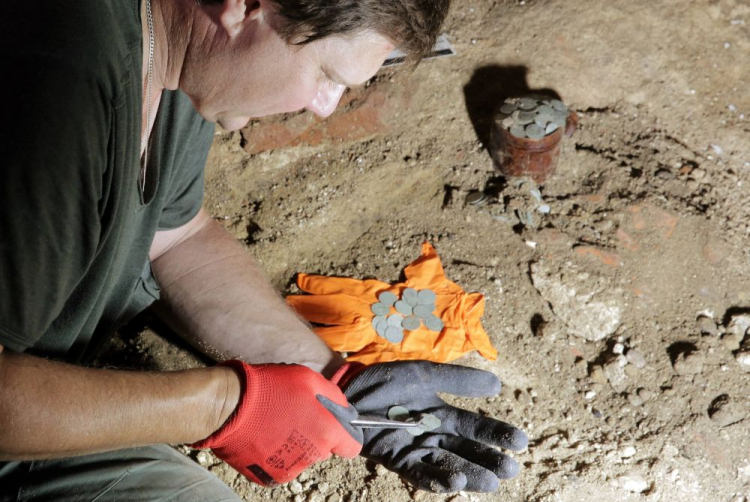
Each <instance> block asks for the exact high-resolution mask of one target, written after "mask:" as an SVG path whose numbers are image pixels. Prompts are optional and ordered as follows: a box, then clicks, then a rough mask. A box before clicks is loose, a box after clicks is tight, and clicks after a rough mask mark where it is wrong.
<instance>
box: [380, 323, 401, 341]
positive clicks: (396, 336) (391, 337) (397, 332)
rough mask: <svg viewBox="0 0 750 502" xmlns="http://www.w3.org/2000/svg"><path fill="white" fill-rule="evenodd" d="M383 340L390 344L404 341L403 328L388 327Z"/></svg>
mask: <svg viewBox="0 0 750 502" xmlns="http://www.w3.org/2000/svg"><path fill="white" fill-rule="evenodd" d="M385 339H386V340H388V341H389V342H391V343H401V341H402V340H403V339H404V330H403V328H398V327H396V326H388V328H387V329H386V330H385Z"/></svg>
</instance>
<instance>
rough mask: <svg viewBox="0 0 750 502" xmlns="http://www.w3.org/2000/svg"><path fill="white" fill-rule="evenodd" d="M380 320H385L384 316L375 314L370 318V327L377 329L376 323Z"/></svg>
mask: <svg viewBox="0 0 750 502" xmlns="http://www.w3.org/2000/svg"><path fill="white" fill-rule="evenodd" d="M380 321H385V316H382V315H376V316H375V317H373V318H372V329H374V330H377V329H378V323H379V322H380Z"/></svg>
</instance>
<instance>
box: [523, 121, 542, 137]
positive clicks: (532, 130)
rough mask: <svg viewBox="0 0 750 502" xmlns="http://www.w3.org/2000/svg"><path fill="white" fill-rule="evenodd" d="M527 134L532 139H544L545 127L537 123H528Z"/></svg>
mask: <svg viewBox="0 0 750 502" xmlns="http://www.w3.org/2000/svg"><path fill="white" fill-rule="evenodd" d="M526 136H528V137H529V138H530V139H542V138H543V137H544V129H543V128H541V127H539V126H538V125H537V124H531V125H528V126H526Z"/></svg>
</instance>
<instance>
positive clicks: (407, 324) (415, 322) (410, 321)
mask: <svg viewBox="0 0 750 502" xmlns="http://www.w3.org/2000/svg"><path fill="white" fill-rule="evenodd" d="M421 325H422V321H420V320H419V318H418V317H417V316H413V315H410V316H406V317H404V320H403V321H401V327H402V328H404V329H407V330H409V331H414V330H415V329H419V327H420V326H421Z"/></svg>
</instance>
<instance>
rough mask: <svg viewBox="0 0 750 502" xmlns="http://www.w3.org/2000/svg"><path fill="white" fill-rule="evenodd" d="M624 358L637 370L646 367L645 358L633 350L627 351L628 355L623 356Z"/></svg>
mask: <svg viewBox="0 0 750 502" xmlns="http://www.w3.org/2000/svg"><path fill="white" fill-rule="evenodd" d="M625 357H626V358H627V360H628V362H629V363H630V364H632V365H633V366H635V367H636V368H638V369H643V368H645V367H646V358H645V357H643V354H641V353H640V352H638V351H637V350H635V349H630V350H628V353H627V354H625Z"/></svg>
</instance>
